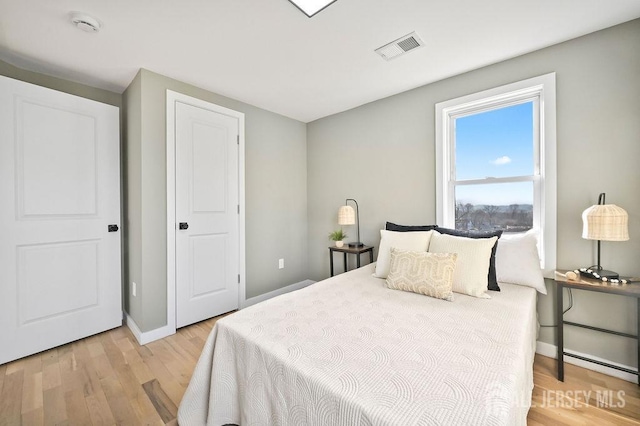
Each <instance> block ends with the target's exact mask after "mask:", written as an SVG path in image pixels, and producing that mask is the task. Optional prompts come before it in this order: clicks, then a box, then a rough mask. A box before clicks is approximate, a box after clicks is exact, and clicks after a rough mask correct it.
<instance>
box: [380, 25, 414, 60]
mask: <svg viewBox="0 0 640 426" xmlns="http://www.w3.org/2000/svg"><path fill="white" fill-rule="evenodd" d="M420 46H424V42H423V41H422V40H421V39H420V37H418V34H416V33H415V32H413V33H411V34H407V35H406V36H404V37H400V38H399V39H397V40H395V41H392V42H391V43H389V44H385V45H384V46H382V47H379V48H377V49H376V50H375V52H376V53H377V54H378V55H380V56H382V57H383V58H384V59H386V60H387V61H390V60H391V59H394V58H397V57H398V56H400V55H404V54H405V53H407V52H410V51H411V50H415V49H417V48H418V47H420Z"/></svg>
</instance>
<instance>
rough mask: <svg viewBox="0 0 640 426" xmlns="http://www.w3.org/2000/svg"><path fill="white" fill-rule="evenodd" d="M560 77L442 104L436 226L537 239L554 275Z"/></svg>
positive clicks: (438, 113) (543, 261) (545, 263)
mask: <svg viewBox="0 0 640 426" xmlns="http://www.w3.org/2000/svg"><path fill="white" fill-rule="evenodd" d="M555 139H556V136H555V74H547V75H544V76H541V77H535V78H532V79H529V80H525V81H521V82H518V83H513V84H509V85H506V86H502V87H498V88H496V89H491V90H487V91H484V92H480V93H475V94H472V95H468V96H464V97H461V98H457V99H452V100H450V101H446V102H442V103H439V104H437V105H436V157H437V160H436V185H437V186H436V193H437V219H438V223H439V224H442V225H443V226H447V227H451V228H456V229H465V230H496V229H502V230H504V231H505V232H525V231H528V230H530V229H533V232H535V233H536V234H537V236H538V249H539V251H540V259H541V265H542V267H543V269H545V272H551V271H553V269H554V268H555V264H556V262H555V255H556V149H555Z"/></svg>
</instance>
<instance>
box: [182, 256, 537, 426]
mask: <svg viewBox="0 0 640 426" xmlns="http://www.w3.org/2000/svg"><path fill="white" fill-rule="evenodd" d="M374 265H375V264H372V265H367V266H365V267H363V268H360V269H357V270H354V271H351V272H348V273H345V274H341V275H338V276H336V277H333V278H330V279H327V280H324V281H321V282H318V283H316V284H313V285H311V286H309V287H307V288H305V289H302V290H298V291H295V292H292V293H288V294H285V295H282V296H279V297H276V298H274V299H271V300H268V301H266V302H263V303H260V304H258V305H255V306H251V307H248V308H246V309H243V310H241V311H239V312H237V313H234V314H232V315H230V316H228V317H225V318H223V319H221V320H219V321H218V322H217V323H216V324H215V326H214V328H213V330H212V332H211V334H210V336H209V338H208V340H207V342H206V344H205V347H204V349H203V352H202V355H201V358H200V360H199V362H198V364H197V366H196V369H195V371H194V375H193V377H192V380H191V383H190V385H189V387H188V389H187V391H186V393H185V396H184V398H183V401H182V403H181V404H180V408H179V413H178V421H179V423H180V425H182V426H187V425H204V424H207V425H216V426H220V425H225V424H237V425H243V426H244V425H463V424H474V425H481V424H485V425H486V424H488V425H525V424H526V418H527V412H528V410H529V406H530V401H531V391H532V388H533V368H532V366H533V358H534V352H535V341H536V334H537V320H536V290H534V289H533V288H530V287H523V286H518V285H510V284H503V283H501V284H500V288H501V289H502V291H500V292H492V293H491V298H490V299H479V298H476V297H471V296H467V295H464V294H456V295H455V299H454V301H453V302H450V301H445V300H440V299H435V298H431V297H426V296H424V295H420V294H415V293H409V292H405V291H398V290H391V289H389V288H387V286H386V285H385V280H383V279H379V278H375V277H373V276H372V273H373V272H374Z"/></svg>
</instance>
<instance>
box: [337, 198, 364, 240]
mask: <svg viewBox="0 0 640 426" xmlns="http://www.w3.org/2000/svg"><path fill="white" fill-rule="evenodd" d="M349 201H353V202H354V203H355V205H356V210H355V211H354V210H353V207H351V206H350V205H349ZM344 204H345V205H344V206H342V207H340V209H339V210H338V225H354V224H357V232H358V234H357V238H358V239H357V241H356V242H354V243H349V247H362V246H364V244H362V243H361V242H360V209H359V208H358V202H357V201H356V200H354V199H353V198H347V199H346V200H345V202H344Z"/></svg>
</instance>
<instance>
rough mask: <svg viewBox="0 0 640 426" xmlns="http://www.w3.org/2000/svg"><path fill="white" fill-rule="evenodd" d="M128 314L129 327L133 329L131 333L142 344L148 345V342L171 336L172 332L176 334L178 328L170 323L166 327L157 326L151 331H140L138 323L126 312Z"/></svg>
mask: <svg viewBox="0 0 640 426" xmlns="http://www.w3.org/2000/svg"><path fill="white" fill-rule="evenodd" d="M126 315H127V319H126V322H127V327H129V330H131V333H133V336H134V337H135V338H136V340H137V341H138V343H139V344H140V345H146V344H147V343H151V342H153V341H155V340H160V339H162V338H164V337H167V336H171V335H172V334H176V330H175V329H171V328H170V327H169V326H168V325H165V326H164V327H160V328H156V329H154V330H151V331H144V332H143V331H140V328H139V327H138V324H136V322H135V321H134V320H133V318H131V317H130V316H129V314H126Z"/></svg>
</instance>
